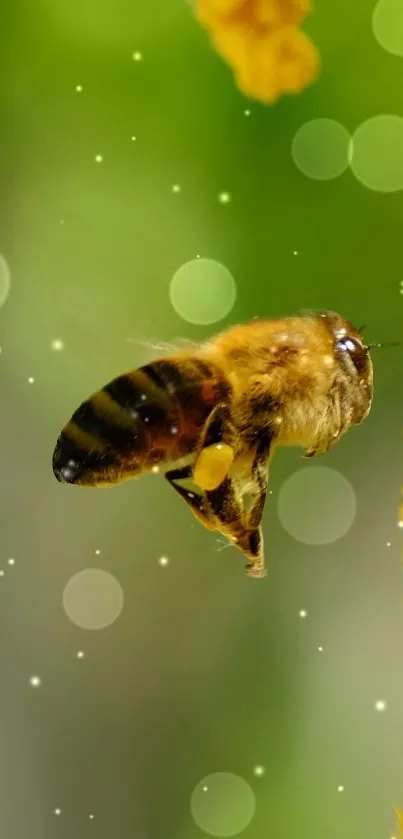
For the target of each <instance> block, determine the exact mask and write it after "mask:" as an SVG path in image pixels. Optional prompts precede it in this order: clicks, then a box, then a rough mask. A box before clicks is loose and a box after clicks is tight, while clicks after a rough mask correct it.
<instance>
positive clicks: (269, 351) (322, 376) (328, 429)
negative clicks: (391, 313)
mask: <svg viewBox="0 0 403 839" xmlns="http://www.w3.org/2000/svg"><path fill="white" fill-rule="evenodd" d="M373 346H377V345H374V344H372V345H366V344H365V343H364V340H363V337H362V329H360V328H356V327H354V326H353V325H352V323H350V322H349V321H348V320H346V319H345V318H344V317H342V316H341V315H339V314H337V313H335V312H330V311H320V312H306V313H301V314H299V315H297V316H292V317H284V318H280V319H255V320H253V321H252V322H251V323H248V324H244V325H239V326H233V327H231V328H229V329H228V330H226V331H224V332H222V333H221V334H219V335H217V336H214V337H212V338H211V339H210V340H208V341H206V342H205V343H202V344H199V345H193V346H192V347H190V348H187V349H186V348H182V349H181V350H179V351H176V352H173V353H172V354H171V355H167V356H164V357H162V358H160V359H158V360H155V361H153V362H152V363H150V364H146V365H145V366H143V367H140V368H139V369H137V370H134V371H131V372H129V373H125V374H124V375H121V376H118V377H117V378H115V379H113V381H111V382H109V384H107V385H105V387H103V388H102V389H101V390H99V391H97V392H96V393H95V394H94V395H93V396H90V397H89V399H87V400H86V401H85V402H83V403H82V404H81V405H80V407H79V408H77V410H76V411H75V413H74V414H73V415H72V417H71V419H70V421H69V422H68V423H67V425H66V426H65V427H64V428H63V430H62V432H61V434H60V436H59V439H58V441H57V444H56V447H55V450H54V454H53V471H54V474H55V476H56V478H57V479H58V480H59V481H62V482H67V483H70V484H78V485H79V486H92V487H105V486H112V485H115V484H118V483H120V482H121V481H124V480H127V479H129V478H137V477H139V476H140V475H143V474H145V473H148V472H158V471H162V472H163V473H164V474H165V478H166V479H167V480H168V481H169V483H170V484H171V485H172V486H173V487H174V489H175V490H176V492H177V493H178V494H179V495H180V496H181V497H182V498H183V499H184V501H185V502H186V503H187V505H188V506H189V507H190V509H191V511H192V513H193V514H194V516H195V517H196V518H197V519H198V521H199V522H201V523H202V524H203V525H204V526H205V527H206V528H208V529H209V530H212V531H216V532H218V533H220V534H222V535H224V536H225V537H226V538H227V539H228V540H229V541H230V542H231V543H232V544H234V545H235V546H236V547H238V548H239V549H240V550H241V551H242V552H243V554H244V555H245V558H246V573H247V575H248V576H250V577H254V578H261V577H264V576H266V573H267V571H266V566H265V559H264V551H263V534H262V524H261V520H262V514H263V509H264V505H265V500H266V495H267V491H268V467H269V461H270V459H271V457H272V456H273V454H274V452H275V450H276V449H277V448H278V447H279V446H297V447H302V448H303V449H304V450H305V456H306V457H318V456H319V455H322V454H323V453H324V452H326V451H328V449H330V447H331V446H333V445H334V444H335V443H337V441H338V440H340V438H341V437H342V435H343V434H345V432H346V431H348V429H349V428H350V427H351V426H353V425H359V424H360V423H362V422H363V420H365V418H366V417H367V416H368V414H369V411H370V408H371V403H372V396H373V367H372V361H371V356H370V349H371V348H372V347H373ZM378 346H380V345H378ZM189 482H190V485H189Z"/></svg>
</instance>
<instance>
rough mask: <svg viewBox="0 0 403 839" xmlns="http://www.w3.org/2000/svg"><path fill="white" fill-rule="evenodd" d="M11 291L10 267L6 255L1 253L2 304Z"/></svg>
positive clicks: (0, 284)
mask: <svg viewBox="0 0 403 839" xmlns="http://www.w3.org/2000/svg"><path fill="white" fill-rule="evenodd" d="M9 292H10V269H9V267H8V265H7V262H6V260H5V259H4V256H2V255H1V254H0V306H2V305H3V303H5V302H6V300H7V297H8V295H9Z"/></svg>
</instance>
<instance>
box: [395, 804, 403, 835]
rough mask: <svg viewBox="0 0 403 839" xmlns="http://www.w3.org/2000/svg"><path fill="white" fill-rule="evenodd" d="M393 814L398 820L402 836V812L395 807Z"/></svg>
mask: <svg viewBox="0 0 403 839" xmlns="http://www.w3.org/2000/svg"><path fill="white" fill-rule="evenodd" d="M395 813H396V815H397V819H398V827H399V831H400V835H401V836H403V810H400V809H399V807H395Z"/></svg>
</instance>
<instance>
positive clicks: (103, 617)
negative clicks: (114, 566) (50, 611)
mask: <svg viewBox="0 0 403 839" xmlns="http://www.w3.org/2000/svg"><path fill="white" fill-rule="evenodd" d="M123 602H124V594H123V589H122V586H121V585H120V583H119V582H118V580H117V579H116V577H114V576H113V575H112V574H110V573H109V572H108V571H103V570H102V569H100V568H85V569H84V570H83V571H79V572H78V574H74V576H73V577H71V579H70V580H69V582H68V583H67V585H66V587H65V589H64V592H63V607H64V610H65V612H66V615H67V617H68V618H70V620H71V621H72V622H73V623H74V624H76V626H79V627H81V629H104V628H105V627H107V626H110V625H111V624H112V623H114V621H115V620H116V619H117V618H118V617H119V615H120V613H121V611H122V609H123Z"/></svg>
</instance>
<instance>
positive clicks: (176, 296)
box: [170, 258, 236, 325]
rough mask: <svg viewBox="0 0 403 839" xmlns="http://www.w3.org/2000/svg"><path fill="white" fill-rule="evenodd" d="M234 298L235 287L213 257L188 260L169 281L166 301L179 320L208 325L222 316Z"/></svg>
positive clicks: (226, 313) (232, 279)
mask: <svg viewBox="0 0 403 839" xmlns="http://www.w3.org/2000/svg"><path fill="white" fill-rule="evenodd" d="M235 299H236V286H235V281H234V278H233V277H232V274H230V272H229V271H228V269H227V268H226V267H225V265H222V264H221V263H220V262H216V261H215V260H214V259H205V258H203V259H191V260H190V261H189V262H185V263H184V265H181V267H180V268H179V269H178V270H177V271H176V273H175V274H174V276H173V277H172V280H171V286H170V300H171V303H172V306H173V307H174V309H175V311H176V312H177V314H178V315H180V317H181V318H183V320H186V321H189V323H195V324H200V325H208V324H211V323H216V322H217V321H219V320H222V318H225V317H226V316H227V315H228V314H229V312H230V311H231V309H232V307H233V305H234V303H235Z"/></svg>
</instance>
